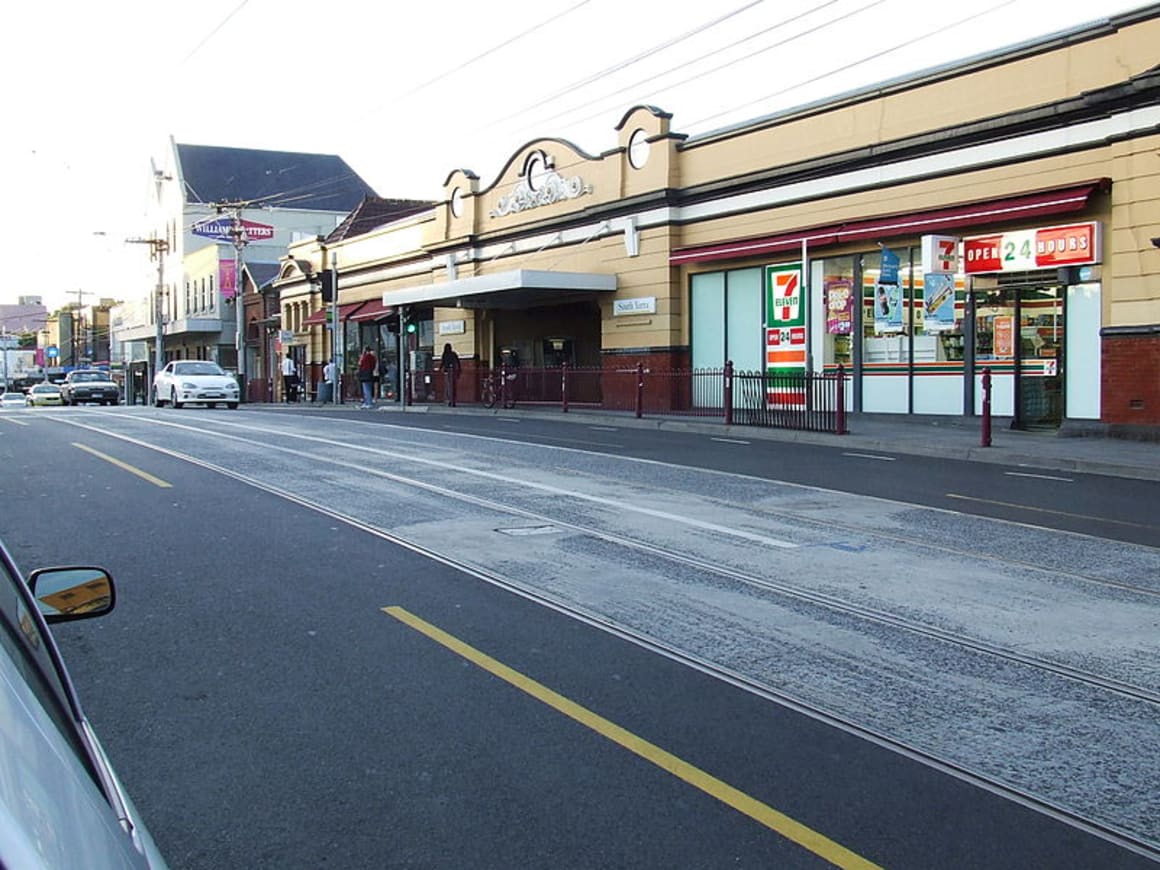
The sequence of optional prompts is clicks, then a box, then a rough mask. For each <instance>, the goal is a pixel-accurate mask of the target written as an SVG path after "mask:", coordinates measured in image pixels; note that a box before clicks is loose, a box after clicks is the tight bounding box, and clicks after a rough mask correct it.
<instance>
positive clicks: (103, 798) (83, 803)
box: [0, 544, 166, 870]
mask: <svg viewBox="0 0 1160 870" xmlns="http://www.w3.org/2000/svg"><path fill="white" fill-rule="evenodd" d="M115 601H116V590H115V587H114V585H113V578H112V577H111V576H109V574H108V573H107V572H106V571H104V570H103V569H101V568H89V567H70V568H47V569H43V570H40V571H33V572H32V573H31V574H30V575H29V577H28V581H27V582H25V580H24V578H23V577H22V576H21V574H20V572H19V571H18V570H17V568H16V566H15V564H14V563H13V561H12V558H11V556H10V555H9V553H8V551H7V549H5V548H4V546H3V544H0V722H2V723H3V727H2V729H0V774H2V775H0V867H12V868H16V867H19V868H22V870H24V868H27V870H47V868H62V867H85V868H91V870H113V868H118V870H126V868H128V870H160V868H164V867H165V866H166V864H165V860H164V859H163V858H162V857H161V853H160V852H159V851H158V850H157V846H156V844H155V843H154V842H153V838H152V837H151V836H150V834H149V832H148V830H147V829H146V828H145V825H144V824H143V823H142V821H141V819H140V818H139V817H138V814H137V811H136V809H135V808H134V806H133V804H132V802H131V801H130V800H129V797H128V795H126V793H125V791H124V789H123V788H122V786H121V783H120V781H119V780H118V779H117V775H116V774H115V773H114V772H113V768H112V766H111V765H110V764H109V760H108V758H107V757H106V756H105V752H104V750H103V749H102V748H101V744H100V743H99V741H98V740H97V737H96V735H95V734H94V732H93V730H92V728H91V726H90V725H89V722H88V720H87V719H85V716H84V713H83V712H82V711H81V707H80V702H79V701H78V700H77V695H76V692H75V690H74V689H73V686H72V683H71V682H70V680H69V676H68V673H67V672H66V671H65V668H64V663H63V661H62V659H61V655H60V651H59V649H58V648H57V646H56V644H55V642H54V641H53V638H52V635H51V634H50V633H49V630H48V623H49V622H63V621H65V620H74V619H88V618H91V617H95V616H103V615H104V614H106V613H108V612H109V611H111V610H112V609H113V605H114V603H115Z"/></svg>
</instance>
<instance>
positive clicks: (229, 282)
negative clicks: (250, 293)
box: [218, 260, 238, 299]
mask: <svg viewBox="0 0 1160 870" xmlns="http://www.w3.org/2000/svg"><path fill="white" fill-rule="evenodd" d="M218 287H220V288H221V293H222V299H233V298H234V295H235V294H236V293H237V292H238V269H237V263H236V262H235V261H233V260H220V261H218Z"/></svg>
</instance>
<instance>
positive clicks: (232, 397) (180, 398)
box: [153, 359, 238, 408]
mask: <svg viewBox="0 0 1160 870" xmlns="http://www.w3.org/2000/svg"><path fill="white" fill-rule="evenodd" d="M187 402H192V403H194V404H202V405H223V404H224V405H226V406H227V407H229V408H236V407H238V382H237V381H236V380H235V379H234V377H233V376H232V375H230V374H228V373H227V372H225V371H223V370H222V367H221V366H219V365H218V364H217V363H215V362H209V361H208V360H195V359H179V360H174V361H173V362H171V363H169V364H168V365H166V366H165V368H163V369H162V370H161V371H159V372H158V373H157V376H156V377H155V378H153V404H155V405H158V406H160V405H164V404H166V403H168V404H170V405H173V407H175V408H180V407H181V406H182V405H184V404H186V403H187Z"/></svg>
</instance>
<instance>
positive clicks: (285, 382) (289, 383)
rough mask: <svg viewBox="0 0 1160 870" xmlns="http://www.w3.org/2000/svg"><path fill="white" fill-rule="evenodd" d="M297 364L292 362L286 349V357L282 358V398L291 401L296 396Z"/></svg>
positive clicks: (292, 358) (292, 359)
mask: <svg viewBox="0 0 1160 870" xmlns="http://www.w3.org/2000/svg"><path fill="white" fill-rule="evenodd" d="M297 393H298V366H296V365H295V364H294V357H292V356H290V351H286V358H285V359H284V360H282V400H283V401H285V402H293V401H295V400H296V399H297V398H298V395H297Z"/></svg>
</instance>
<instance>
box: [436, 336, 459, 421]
mask: <svg viewBox="0 0 1160 870" xmlns="http://www.w3.org/2000/svg"><path fill="white" fill-rule="evenodd" d="M439 369H440V370H441V371H442V372H443V398H444V399H446V401H447V404H448V405H451V406H453V407H454V405H455V386H456V382H457V381H458V380H459V354H457V353H456V352H455V349H454V348H453V347H452V346H451V342H447V343H446V344H444V345H443V355H442V356H441V357H440V358H439Z"/></svg>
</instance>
